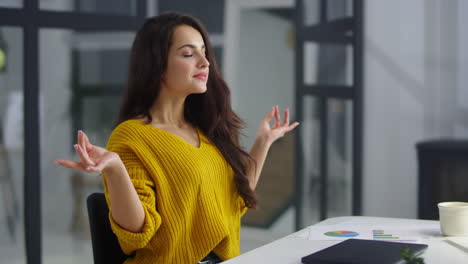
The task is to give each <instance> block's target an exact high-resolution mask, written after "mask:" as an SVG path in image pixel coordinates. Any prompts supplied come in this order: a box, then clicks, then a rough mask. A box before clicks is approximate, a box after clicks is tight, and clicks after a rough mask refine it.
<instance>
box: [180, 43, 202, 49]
mask: <svg viewBox="0 0 468 264" xmlns="http://www.w3.org/2000/svg"><path fill="white" fill-rule="evenodd" d="M185 47H189V48H191V49H197V46H195V45H193V44H185V45H182V46H180V47H178V48H177V50H180V49H182V48H185ZM201 49H205V45H203V46H202V47H201Z"/></svg>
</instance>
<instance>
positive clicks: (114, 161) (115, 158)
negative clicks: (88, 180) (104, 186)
mask: <svg viewBox="0 0 468 264" xmlns="http://www.w3.org/2000/svg"><path fill="white" fill-rule="evenodd" d="M73 147H74V148H75V151H76V152H77V153H78V155H79V156H80V159H81V160H80V161H71V160H64V159H57V160H55V163H57V164H59V165H62V166H64V167H67V168H70V169H74V170H78V171H83V172H99V173H100V172H102V171H103V170H108V169H113V168H116V167H119V166H120V165H121V164H122V161H121V160H120V157H119V155H118V154H117V153H115V152H111V151H108V150H106V149H105V148H101V147H99V146H95V145H92V144H91V143H90V142H89V139H88V136H86V134H85V133H84V132H83V131H81V130H79V131H78V144H75V145H73Z"/></svg>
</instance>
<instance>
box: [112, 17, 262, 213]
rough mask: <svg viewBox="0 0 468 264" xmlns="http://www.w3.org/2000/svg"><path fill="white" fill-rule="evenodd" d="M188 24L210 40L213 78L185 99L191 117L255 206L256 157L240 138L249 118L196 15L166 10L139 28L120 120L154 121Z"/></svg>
mask: <svg viewBox="0 0 468 264" xmlns="http://www.w3.org/2000/svg"><path fill="white" fill-rule="evenodd" d="M180 25H188V26H191V27H193V28H194V29H196V30H198V32H200V34H201V35H202V37H203V40H204V42H205V50H206V58H207V59H208V61H209V63H210V66H209V78H208V82H207V91H206V92H205V93H203V94H191V95H189V96H188V97H187V99H186V100H185V106H184V116H185V119H186V120H187V121H188V122H190V123H191V124H193V125H194V126H196V127H198V128H199V129H201V130H202V131H203V133H204V134H205V135H206V136H207V137H208V138H209V139H210V141H211V142H212V143H213V144H214V145H216V147H217V148H218V149H219V150H220V151H221V153H222V154H223V156H224V158H225V159H226V161H227V162H228V163H229V164H230V165H231V167H232V169H233V170H234V181H235V184H236V186H237V190H238V192H239V194H240V195H241V196H242V198H243V199H244V201H245V204H246V206H247V207H249V208H255V207H256V204H257V199H256V197H255V193H254V191H253V190H252V189H251V188H250V185H249V180H248V178H247V164H248V163H249V162H250V163H251V164H253V166H255V161H254V160H253V159H252V158H251V157H250V155H249V154H248V153H247V152H245V151H244V150H242V148H241V147H240V144H239V136H240V131H241V129H242V128H243V126H244V122H243V121H242V120H241V119H240V118H239V116H237V115H236V113H234V111H233V110H232V107H231V93H230V90H229V88H228V86H227V85H226V82H225V81H224V80H223V78H222V77H221V74H220V72H219V70H218V66H217V65H216V60H215V55H214V51H213V48H212V46H211V43H210V41H209V38H208V33H207V31H206V30H205V28H204V27H203V25H202V23H201V22H200V21H198V20H197V19H196V18H194V17H192V16H189V15H183V14H178V13H164V14H161V15H159V16H156V17H152V18H149V19H147V20H146V22H145V23H144V24H143V26H142V27H141V28H140V30H139V31H138V32H137V34H136V37H135V40H134V42H133V45H132V50H131V54H130V63H129V74H128V83H127V87H126V90H125V94H124V98H123V102H122V106H121V108H120V113H119V118H118V124H120V123H122V122H124V121H126V120H129V119H133V118H136V117H139V116H143V117H145V118H146V119H147V120H149V121H148V122H151V121H152V117H151V114H150V112H149V111H150V108H151V106H152V105H153V103H154V102H155V100H156V98H157V97H158V95H159V92H160V89H161V82H162V76H163V73H164V72H165V71H166V68H167V61H168V54H169V49H170V47H171V45H172V35H173V33H174V30H175V28H176V27H177V26H180Z"/></svg>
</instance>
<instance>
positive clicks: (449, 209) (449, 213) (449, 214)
mask: <svg viewBox="0 0 468 264" xmlns="http://www.w3.org/2000/svg"><path fill="white" fill-rule="evenodd" d="M437 206H438V207H439V219H440V228H441V230H442V234H443V235H444V236H454V237H462V236H468V203H464V202H443V203H439V204H438V205H437Z"/></svg>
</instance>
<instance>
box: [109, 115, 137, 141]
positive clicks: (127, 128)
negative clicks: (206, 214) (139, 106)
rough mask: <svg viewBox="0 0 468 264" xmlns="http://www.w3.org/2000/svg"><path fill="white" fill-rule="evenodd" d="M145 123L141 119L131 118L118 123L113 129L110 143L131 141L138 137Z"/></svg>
mask: <svg viewBox="0 0 468 264" xmlns="http://www.w3.org/2000/svg"><path fill="white" fill-rule="evenodd" d="M144 125H145V124H144V123H143V122H142V121H141V120H137V119H130V120H127V121H124V122H122V123H120V124H119V125H117V127H115V128H114V130H113V131H112V133H111V135H110V137H109V142H108V145H112V144H119V143H130V142H132V141H135V140H136V139H137V138H138V134H140V133H141V131H142V129H143V128H144Z"/></svg>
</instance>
